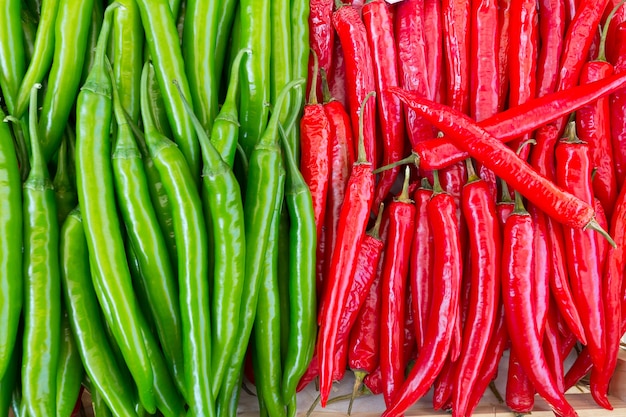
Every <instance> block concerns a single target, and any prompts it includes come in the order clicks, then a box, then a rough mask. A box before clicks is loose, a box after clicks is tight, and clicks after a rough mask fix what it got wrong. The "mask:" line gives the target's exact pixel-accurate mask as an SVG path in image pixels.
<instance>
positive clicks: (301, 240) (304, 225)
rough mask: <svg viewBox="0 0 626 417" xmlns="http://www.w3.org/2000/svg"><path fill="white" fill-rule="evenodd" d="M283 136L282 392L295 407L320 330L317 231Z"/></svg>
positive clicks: (308, 195)
mask: <svg viewBox="0 0 626 417" xmlns="http://www.w3.org/2000/svg"><path fill="white" fill-rule="evenodd" d="M283 139H284V140H283V147H284V154H285V160H286V161H287V164H286V165H287V189H286V190H285V197H286V202H287V208H288V209H289V217H290V219H291V228H290V235H289V237H290V250H289V253H290V256H289V275H290V276H289V307H290V308H289V314H290V322H289V344H288V348H287V353H286V357H285V364H284V372H283V385H282V387H283V391H282V395H283V400H284V401H285V403H286V404H289V405H290V411H292V410H293V405H294V401H295V396H296V386H297V385H298V382H299V381H300V378H301V377H302V375H304V372H305V371H306V369H307V367H308V366H309V362H310V361H311V357H312V356H313V350H314V347H315V336H316V334H317V321H316V310H317V301H316V295H315V252H316V247H317V243H316V240H317V231H316V228H315V213H314V210H313V202H312V199H311V192H310V191H309V187H308V186H307V185H306V182H305V181H304V178H303V177H302V174H300V170H299V169H298V165H297V164H296V161H295V158H294V156H293V153H292V150H291V148H290V147H289V143H288V141H287V139H286V138H285V137H284V136H283ZM292 412H293V411H292Z"/></svg>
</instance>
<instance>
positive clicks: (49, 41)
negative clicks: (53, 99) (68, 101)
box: [13, 0, 59, 117]
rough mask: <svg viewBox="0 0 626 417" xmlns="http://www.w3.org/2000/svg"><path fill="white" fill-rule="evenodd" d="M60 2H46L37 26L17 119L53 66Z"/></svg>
mask: <svg viewBox="0 0 626 417" xmlns="http://www.w3.org/2000/svg"><path fill="white" fill-rule="evenodd" d="M58 8H59V0H44V1H43V2H42V3H41V15H40V16H39V24H38V25H37V34H36V36H35V44H34V51H33V56H32V58H31V60H30V63H29V64H28V68H27V69H26V74H24V78H23V79H22V80H21V83H20V87H19V90H18V92H17V96H16V101H15V113H14V114H13V115H14V116H15V117H22V115H23V114H24V112H25V111H26V109H27V107H28V100H29V98H30V89H31V87H32V86H33V84H35V83H38V82H41V80H42V79H43V78H44V76H45V75H46V73H47V72H48V70H49V69H50V64H52V55H54V23H55V22H56V19H57V10H58Z"/></svg>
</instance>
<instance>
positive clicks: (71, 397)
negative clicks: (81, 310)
mask: <svg viewBox="0 0 626 417" xmlns="http://www.w3.org/2000/svg"><path fill="white" fill-rule="evenodd" d="M84 373H85V371H84V369H83V363H82V361H81V358H80V353H79V352H78V346H77V345H76V341H75V340H74V335H73V334H72V328H71V326H70V321H69V318H68V315H67V312H65V311H64V312H63V315H62V316H61V348H60V351H59V363H58V366H57V370H56V384H57V397H56V404H57V414H56V415H57V416H59V417H70V416H71V415H72V411H74V406H75V405H76V400H77V399H78V397H79V394H80V387H81V383H82V381H83V376H84Z"/></svg>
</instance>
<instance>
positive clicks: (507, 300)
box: [502, 193, 576, 416]
mask: <svg viewBox="0 0 626 417" xmlns="http://www.w3.org/2000/svg"><path fill="white" fill-rule="evenodd" d="M533 234H534V227H533V221H532V217H531V216H530V214H529V213H528V212H526V210H525V209H524V207H523V204H522V199H521V196H520V195H519V193H516V205H515V210H514V211H513V213H512V214H511V215H510V216H509V218H508V219H507V222H506V224H505V226H504V233H503V236H504V238H503V242H502V247H503V254H502V272H503V276H502V297H503V303H504V309H505V319H506V325H507V329H508V333H509V337H510V339H511V345H512V347H511V349H513V350H514V351H515V352H516V355H517V358H518V359H519V361H520V364H521V365H522V368H523V369H524V372H526V375H527V376H528V377H529V379H530V381H531V382H532V384H533V385H534V387H535V389H536V390H537V392H538V393H539V394H540V395H541V396H542V397H543V398H544V399H545V400H546V401H547V402H548V403H549V404H550V406H551V407H552V408H553V410H554V411H555V413H556V414H557V415H559V416H576V412H575V411H574V409H573V408H572V407H571V405H570V404H569V403H568V402H567V400H566V399H565V396H564V395H563V393H562V392H560V391H559V390H558V389H557V387H556V382H555V380H554V377H553V376H552V374H551V373H550V371H549V367H548V364H547V362H546V358H545V356H544V354H543V349H542V343H541V339H540V337H539V333H538V331H537V325H536V321H535V317H534V311H533V308H532V303H531V302H530V300H531V299H532V297H533V293H532V281H533V280H532V274H533V268H532V257H533Z"/></svg>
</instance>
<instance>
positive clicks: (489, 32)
mask: <svg viewBox="0 0 626 417" xmlns="http://www.w3.org/2000/svg"><path fill="white" fill-rule="evenodd" d="M497 3H498V2H497V1H496V0H488V1H472V2H471V6H472V9H471V13H472V17H471V24H472V30H471V34H470V37H471V39H470V47H471V49H470V60H471V65H470V87H471V88H470V115H471V116H472V118H474V120H477V121H480V120H484V119H486V118H488V117H491V116H493V115H494V114H495V113H497V112H498V104H499V103H498V100H499V95H500V78H499V64H500V63H499V60H498V56H497V54H498V43H499V42H498V38H497V34H498V32H497V30H498V4H497ZM511 16H515V15H513V14H511Z"/></svg>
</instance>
